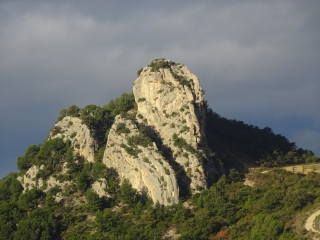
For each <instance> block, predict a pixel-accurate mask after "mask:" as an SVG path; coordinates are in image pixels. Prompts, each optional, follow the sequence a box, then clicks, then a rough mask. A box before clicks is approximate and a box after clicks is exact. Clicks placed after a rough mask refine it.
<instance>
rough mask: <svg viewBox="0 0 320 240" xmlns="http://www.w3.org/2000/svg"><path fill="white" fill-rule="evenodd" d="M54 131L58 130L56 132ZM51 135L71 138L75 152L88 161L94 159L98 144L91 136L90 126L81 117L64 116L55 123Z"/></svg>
mask: <svg viewBox="0 0 320 240" xmlns="http://www.w3.org/2000/svg"><path fill="white" fill-rule="evenodd" d="M54 131H56V133H55V134H54ZM49 137H51V138H56V137H60V138H62V139H63V141H66V140H70V141H71V144H72V147H73V149H74V154H79V155H80V156H82V157H83V158H84V159H85V160H87V161H88V162H93V161H94V153H95V150H96V148H97V146H98V144H97V141H96V140H95V139H94V138H92V137H91V135H90V130H89V128H88V126H87V125H85V124H82V123H81V119H80V118H76V117H64V118H63V119H62V120H61V121H59V122H57V123H56V124H55V125H54V127H53V130H52V131H51V132H50V136H49Z"/></svg>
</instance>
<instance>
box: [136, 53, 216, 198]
mask: <svg viewBox="0 0 320 240" xmlns="http://www.w3.org/2000/svg"><path fill="white" fill-rule="evenodd" d="M133 94H134V97H135V101H136V103H137V104H138V114H137V116H138V117H140V118H141V119H143V120H144V121H145V123H146V125H148V126H151V127H152V128H153V129H154V131H155V132H156V133H157V134H158V136H159V137H160V138H161V141H162V144H163V146H165V147H166V148H169V149H171V151H172V159H171V160H172V161H171V162H174V163H176V165H178V166H180V169H182V170H183V171H184V172H185V173H186V175H187V179H188V180H189V182H190V183H189V184H190V189H191V190H192V192H195V191H197V190H200V189H203V188H206V186H207V184H206V176H205V170H204V165H203V159H204V158H206V157H207V156H206V154H208V153H209V152H210V150H209V149H208V147H207V143H206V136H205V129H204V127H205V125H204V123H205V110H204V107H203V94H204V90H203V89H202V88H201V86H200V83H199V80H198V78H197V77H196V76H195V75H194V74H192V73H191V72H190V71H189V70H188V68H187V67H185V66H183V65H181V64H177V63H174V62H171V61H169V60H163V59H161V60H154V61H153V62H151V63H150V64H149V65H148V66H147V67H145V68H143V69H141V70H140V72H139V76H138V78H137V79H136V80H135V82H134V85H133ZM188 180H187V181H188ZM182 184H188V183H187V182H186V181H184V182H183V183H182Z"/></svg>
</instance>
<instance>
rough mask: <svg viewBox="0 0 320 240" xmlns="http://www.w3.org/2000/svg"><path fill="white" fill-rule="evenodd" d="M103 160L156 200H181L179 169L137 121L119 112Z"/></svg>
mask: <svg viewBox="0 0 320 240" xmlns="http://www.w3.org/2000/svg"><path fill="white" fill-rule="evenodd" d="M103 163H105V164H106V165H107V167H109V168H114V169H116V170H117V172H118V174H119V177H120V178H121V179H122V180H123V179H125V178H126V179H128V180H129V181H130V183H131V184H132V187H133V188H135V189H137V190H138V191H139V192H140V193H141V194H142V195H145V196H149V197H151V198H152V200H153V201H154V202H159V203H160V204H163V205H170V204H173V203H177V202H178V198H179V191H178V185H177V181H176V177H175V172H174V170H173V169H172V167H171V166H170V165H169V163H168V162H167V160H166V159H165V158H164V157H163V156H162V155H161V154H160V152H159V151H158V149H157V147H156V145H155V144H154V143H152V141H151V139H149V138H148V137H146V136H145V135H144V134H143V133H141V132H140V131H139V129H138V127H137V125H136V124H135V123H133V122H132V121H131V120H128V119H123V118H121V117H120V116H119V115H118V116H117V117H116V118H115V122H114V124H113V125H112V127H111V129H110V133H109V136H108V143H107V147H106V150H105V153H104V157H103Z"/></svg>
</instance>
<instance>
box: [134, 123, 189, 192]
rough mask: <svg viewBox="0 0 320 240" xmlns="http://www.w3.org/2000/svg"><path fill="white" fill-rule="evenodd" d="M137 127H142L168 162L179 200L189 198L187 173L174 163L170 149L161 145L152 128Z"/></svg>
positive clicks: (159, 138)
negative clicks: (177, 188) (177, 189)
mask: <svg viewBox="0 0 320 240" xmlns="http://www.w3.org/2000/svg"><path fill="white" fill-rule="evenodd" d="M139 126H140V128H141V127H143V129H144V131H145V133H146V135H147V136H148V137H150V138H151V139H152V141H153V142H155V143H156V145H157V148H158V149H159V151H161V153H162V156H163V157H164V158H165V159H166V160H167V161H168V163H169V164H170V166H171V167H172V169H173V170H174V171H175V173H176V178H177V183H178V186H179V198H183V197H187V196H190V194H191V191H190V183H191V179H190V178H189V177H188V176H187V173H186V171H185V170H184V168H183V166H181V165H180V164H179V163H177V162H176V161H175V159H174V157H173V154H172V150H171V148H170V147H168V146H166V145H165V144H163V142H162V139H161V137H160V136H159V134H158V132H157V131H156V130H155V129H154V128H153V127H151V126H146V125H142V124H139Z"/></svg>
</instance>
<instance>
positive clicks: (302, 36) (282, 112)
mask: <svg viewBox="0 0 320 240" xmlns="http://www.w3.org/2000/svg"><path fill="white" fill-rule="evenodd" d="M308 3H309V4H305V3H302V2H300V1H268V2H265V1H241V2H239V1H228V2H225V1H224V2H218V3H217V2H215V1H201V2H199V1H173V2H172V1H170V2H169V1H161V2H160V1H155V2H150V1H139V3H137V2H133V1H125V2H124V1H90V2H88V1H77V2H74V1H67V2H63V3H62V2H61V3H58V2H57V1H56V2H54V3H53V2H51V1H41V2H39V1H28V3H26V2H23V1H4V2H2V3H0V20H1V21H0V55H1V56H2V57H1V58H0V101H1V103H0V114H1V129H0V130H1V136H2V138H8V137H9V136H14V137H12V139H13V138H14V139H17V138H19V137H17V136H19V135H20V134H24V135H25V136H28V139H30V141H28V140H27V137H25V138H23V139H22V140H21V141H13V140H12V141H11V140H10V141H8V143H7V145H6V146H5V147H4V146H2V149H3V151H2V152H5V151H4V150H5V149H9V148H10V146H12V145H10V144H11V143H12V144H13V142H15V144H16V145H17V146H18V149H17V151H15V152H17V153H19V154H22V153H23V151H24V149H25V148H26V147H27V146H28V145H30V144H32V143H39V142H41V141H42V140H43V139H44V138H45V137H46V135H47V133H48V131H49V129H50V127H51V126H52V124H53V123H54V121H55V119H56V117H57V115H58V113H59V110H60V109H61V108H65V107H68V106H69V105H71V104H77V105H79V106H80V107H83V106H85V105H87V104H91V103H93V104H98V105H103V104H106V103H108V101H109V100H110V99H113V98H115V97H118V96H119V95H120V94H121V93H122V92H130V91H131V87H132V83H133V81H134V79H135V77H136V72H137V70H138V69H140V68H141V67H143V66H145V65H147V64H148V63H149V62H150V61H151V60H152V59H154V58H161V57H165V58H168V59H171V60H173V61H177V62H181V63H183V64H185V65H186V66H188V67H189V68H190V70H191V71H192V72H194V73H195V74H196V75H197V76H198V77H199V78H200V81H201V83H202V85H203V87H204V89H205V90H206V96H205V98H206V99H208V100H209V104H210V106H211V107H212V108H213V110H214V111H216V112H218V113H220V114H221V115H222V116H226V117H231V118H236V119H240V120H241V118H242V117H245V118H246V119H248V120H250V119H254V120H255V121H257V122H259V121H260V123H262V122H263V123H265V122H266V119H270V121H273V120H274V119H284V118H286V119H287V118H291V119H292V121H294V119H295V118H296V117H299V118H301V117H305V119H306V120H308V121H306V122H308V124H307V123H306V124H305V127H299V129H292V131H291V132H288V133H289V134H291V135H290V136H297V135H294V134H293V130H295V131H302V130H303V131H307V130H308V131H313V132H315V133H319V132H320V126H319V125H317V124H316V122H320V112H319V111H318V109H319V103H320V97H319V94H317V93H318V92H319V90H320V89H319V88H320V83H319V76H320V68H319V67H318V63H319V62H320V56H319V48H320V46H319V45H320V44H319V42H320V33H319V31H318V26H317V24H318V22H319V20H320V19H319V18H320V17H319V16H320V14H319V9H320V4H319V1H310V2H308ZM248 116H249V117H248ZM259 119H260V120H259ZM310 122H312V124H311V125H310V124H309V123H310ZM249 123H250V122H249ZM282 124H283V122H281V123H280V122H279V126H282ZM279 129H281V127H279ZM306 136H307V135H306ZM293 138H294V139H297V137H293ZM301 139H304V140H301V142H302V143H303V142H305V143H306V147H308V146H310V147H313V145H312V144H311V143H310V142H309V143H307V137H305V138H301ZM310 139H311V138H310ZM9 142H10V143H9ZM297 142H299V141H297ZM316 153H317V154H320V152H316ZM8 154H9V153H8ZM9 155H10V154H9ZM9 155H6V159H12V157H13V155H14V158H15V157H16V156H17V154H15V153H13V154H12V153H11V155H10V156H9ZM14 160H15V159H14ZM14 160H11V161H14ZM4 161H9V160H4Z"/></svg>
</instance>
